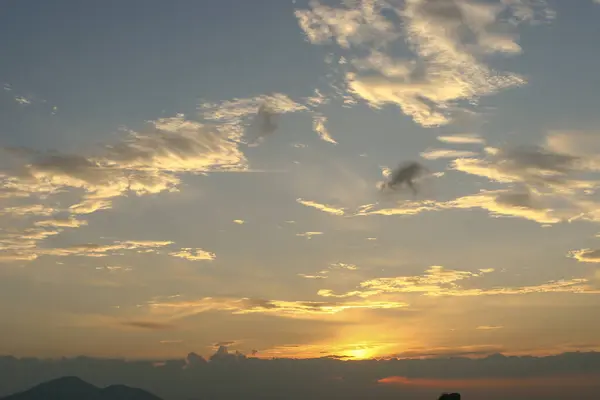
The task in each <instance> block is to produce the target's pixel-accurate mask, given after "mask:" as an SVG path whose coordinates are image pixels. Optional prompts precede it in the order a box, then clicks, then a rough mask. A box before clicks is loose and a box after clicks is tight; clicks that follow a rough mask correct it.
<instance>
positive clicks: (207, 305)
mask: <svg viewBox="0 0 600 400" xmlns="http://www.w3.org/2000/svg"><path fill="white" fill-rule="evenodd" d="M407 306H408V305H407V304H406V303H402V302H392V301H390V302H384V301H350V302H319V301H284V300H260V299H249V298H241V299H235V298H212V297H206V298H202V299H198V300H192V301H175V302H150V303H149V304H148V311H149V312H150V313H151V314H152V315H155V316H156V317H163V318H165V317H166V318H176V319H178V318H183V317H187V316H191V315H195V314H200V313H204V312H208V311H226V312H230V313H232V314H256V313H258V314H272V315H275V316H279V317H288V318H311V317H319V316H327V315H332V314H338V313H340V312H343V311H349V310H361V309H371V310H373V309H395V308H404V307H407Z"/></svg>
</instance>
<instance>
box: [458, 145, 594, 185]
mask: <svg viewBox="0 0 600 400" xmlns="http://www.w3.org/2000/svg"><path fill="white" fill-rule="evenodd" d="M452 166H453V168H454V169H455V170H457V171H462V172H465V173H468V174H471V175H477V176H482V177H485V178H488V179H489V180H491V181H496V182H500V183H522V184H526V185H528V186H531V187H535V188H537V189H549V190H555V191H561V190H562V191H564V190H581V189H592V188H594V187H596V186H597V182H595V181H588V180H582V179H576V177H575V174H576V173H578V172H582V166H583V163H582V158H581V157H577V156H574V155H570V154H565V153H557V152H555V151H553V150H552V149H547V148H544V147H542V146H529V147H526V146H520V147H512V148H505V149H495V150H494V151H492V152H491V154H490V156H489V157H488V158H487V159H478V158H461V159H458V160H455V161H454V162H453V164H452Z"/></svg>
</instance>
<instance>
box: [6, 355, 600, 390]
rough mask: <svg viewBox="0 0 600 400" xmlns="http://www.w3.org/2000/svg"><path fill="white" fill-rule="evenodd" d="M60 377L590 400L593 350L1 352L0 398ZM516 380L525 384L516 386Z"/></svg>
mask: <svg viewBox="0 0 600 400" xmlns="http://www.w3.org/2000/svg"><path fill="white" fill-rule="evenodd" d="M61 376H77V377H79V378H81V379H84V380H85V381H86V382H90V383H92V384H94V385H96V386H99V387H106V386H108V385H112V384H115V383H118V384H124V385H127V386H130V387H138V388H142V389H144V390H147V391H149V392H150V393H155V394H156V395H157V396H159V397H161V398H163V399H165V400H238V399H244V400H255V399H256V400H258V399H265V398H269V399H286V400H307V399H311V400H321V399H323V400H325V399H328V400H329V399H332V398H339V399H345V400H347V399H377V400H387V399H395V400H403V399H405V400H431V399H438V398H439V396H440V393H442V392H450V393H451V392H460V393H461V395H462V397H463V399H465V400H480V399H485V400H500V399H503V400H504V399H507V398H510V399H511V400H534V399H544V400H550V399H552V400H564V399H575V398H577V399H578V400H592V399H595V400H597V399H598V397H597V393H598V392H600V353H594V352H590V353H579V352H577V353H565V354H560V355H556V356H551V357H532V356H522V357H507V356H504V355H501V354H495V355H492V356H488V357H483V358H478V359H472V358H465V357H457V356H450V357H444V358H429V359H390V360H360V361H359V360H357V361H351V360H346V359H342V358H335V357H325V358H317V359H303V360H295V359H260V358H255V357H246V356H244V355H242V354H240V353H232V352H229V351H227V348H226V347H221V348H219V350H218V351H217V352H216V353H215V354H214V355H213V356H211V357H210V358H209V359H208V360H207V359H206V358H204V357H202V356H200V355H198V354H195V353H190V354H189V355H188V356H187V357H186V358H185V359H173V360H154V361H151V360H145V361H128V360H122V359H98V358H90V357H76V358H62V359H54V360H42V359H37V358H20V359H19V358H15V357H11V356H8V357H0V397H1V396H4V395H8V394H11V393H16V392H19V391H22V390H25V389H28V388H30V387H32V386H34V385H37V384H39V383H41V382H45V381H49V380H51V379H55V378H58V377H61ZM394 377H399V379H397V380H394ZM515 379H516V380H519V379H525V380H527V379H529V380H530V381H528V382H525V383H526V384H525V385H523V386H522V387H521V388H518V387H515V386H514V385H516V384H515V383H514V380H515ZM564 379H567V381H563V380H564ZM574 379H575V380H574ZM386 380H388V381H389V383H386V382H385V381H386ZM489 380H495V381H496V382H497V383H495V384H494V383H493V385H495V386H494V387H493V388H492V389H489V390H488V389H486V387H484V386H482V385H481V384H479V383H478V382H476V383H478V384H476V385H471V386H469V385H468V383H469V382H473V381H489ZM532 381H533V383H532ZM432 382H433V383H432ZM465 382H467V386H464V385H465ZM498 382H499V383H498ZM504 382H508V383H506V384H505V383H504ZM546 382H547V383H546ZM561 382H563V383H561ZM546 385H547V387H546ZM561 385H562V386H561ZM532 393H533V394H532ZM538 393H542V394H543V396H542V395H539V394H538ZM11 400H15V399H11ZM19 400H20V399H19Z"/></svg>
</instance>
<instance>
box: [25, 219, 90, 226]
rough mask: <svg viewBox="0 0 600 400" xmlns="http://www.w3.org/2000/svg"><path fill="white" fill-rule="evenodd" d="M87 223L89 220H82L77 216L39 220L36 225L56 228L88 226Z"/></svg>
mask: <svg viewBox="0 0 600 400" xmlns="http://www.w3.org/2000/svg"><path fill="white" fill-rule="evenodd" d="M87 224H88V222H87V221H82V220H79V219H75V218H62V219H61V218H55V219H47V220H43V221H37V222H36V223H35V226H49V227H54V228H79V227H82V226H86V225H87Z"/></svg>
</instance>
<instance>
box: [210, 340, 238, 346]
mask: <svg viewBox="0 0 600 400" xmlns="http://www.w3.org/2000/svg"><path fill="white" fill-rule="evenodd" d="M233 344H235V341H233V340H227V341H224V342H217V343H215V344H213V346H214V347H221V346H226V347H227V346H231V345H233Z"/></svg>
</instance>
